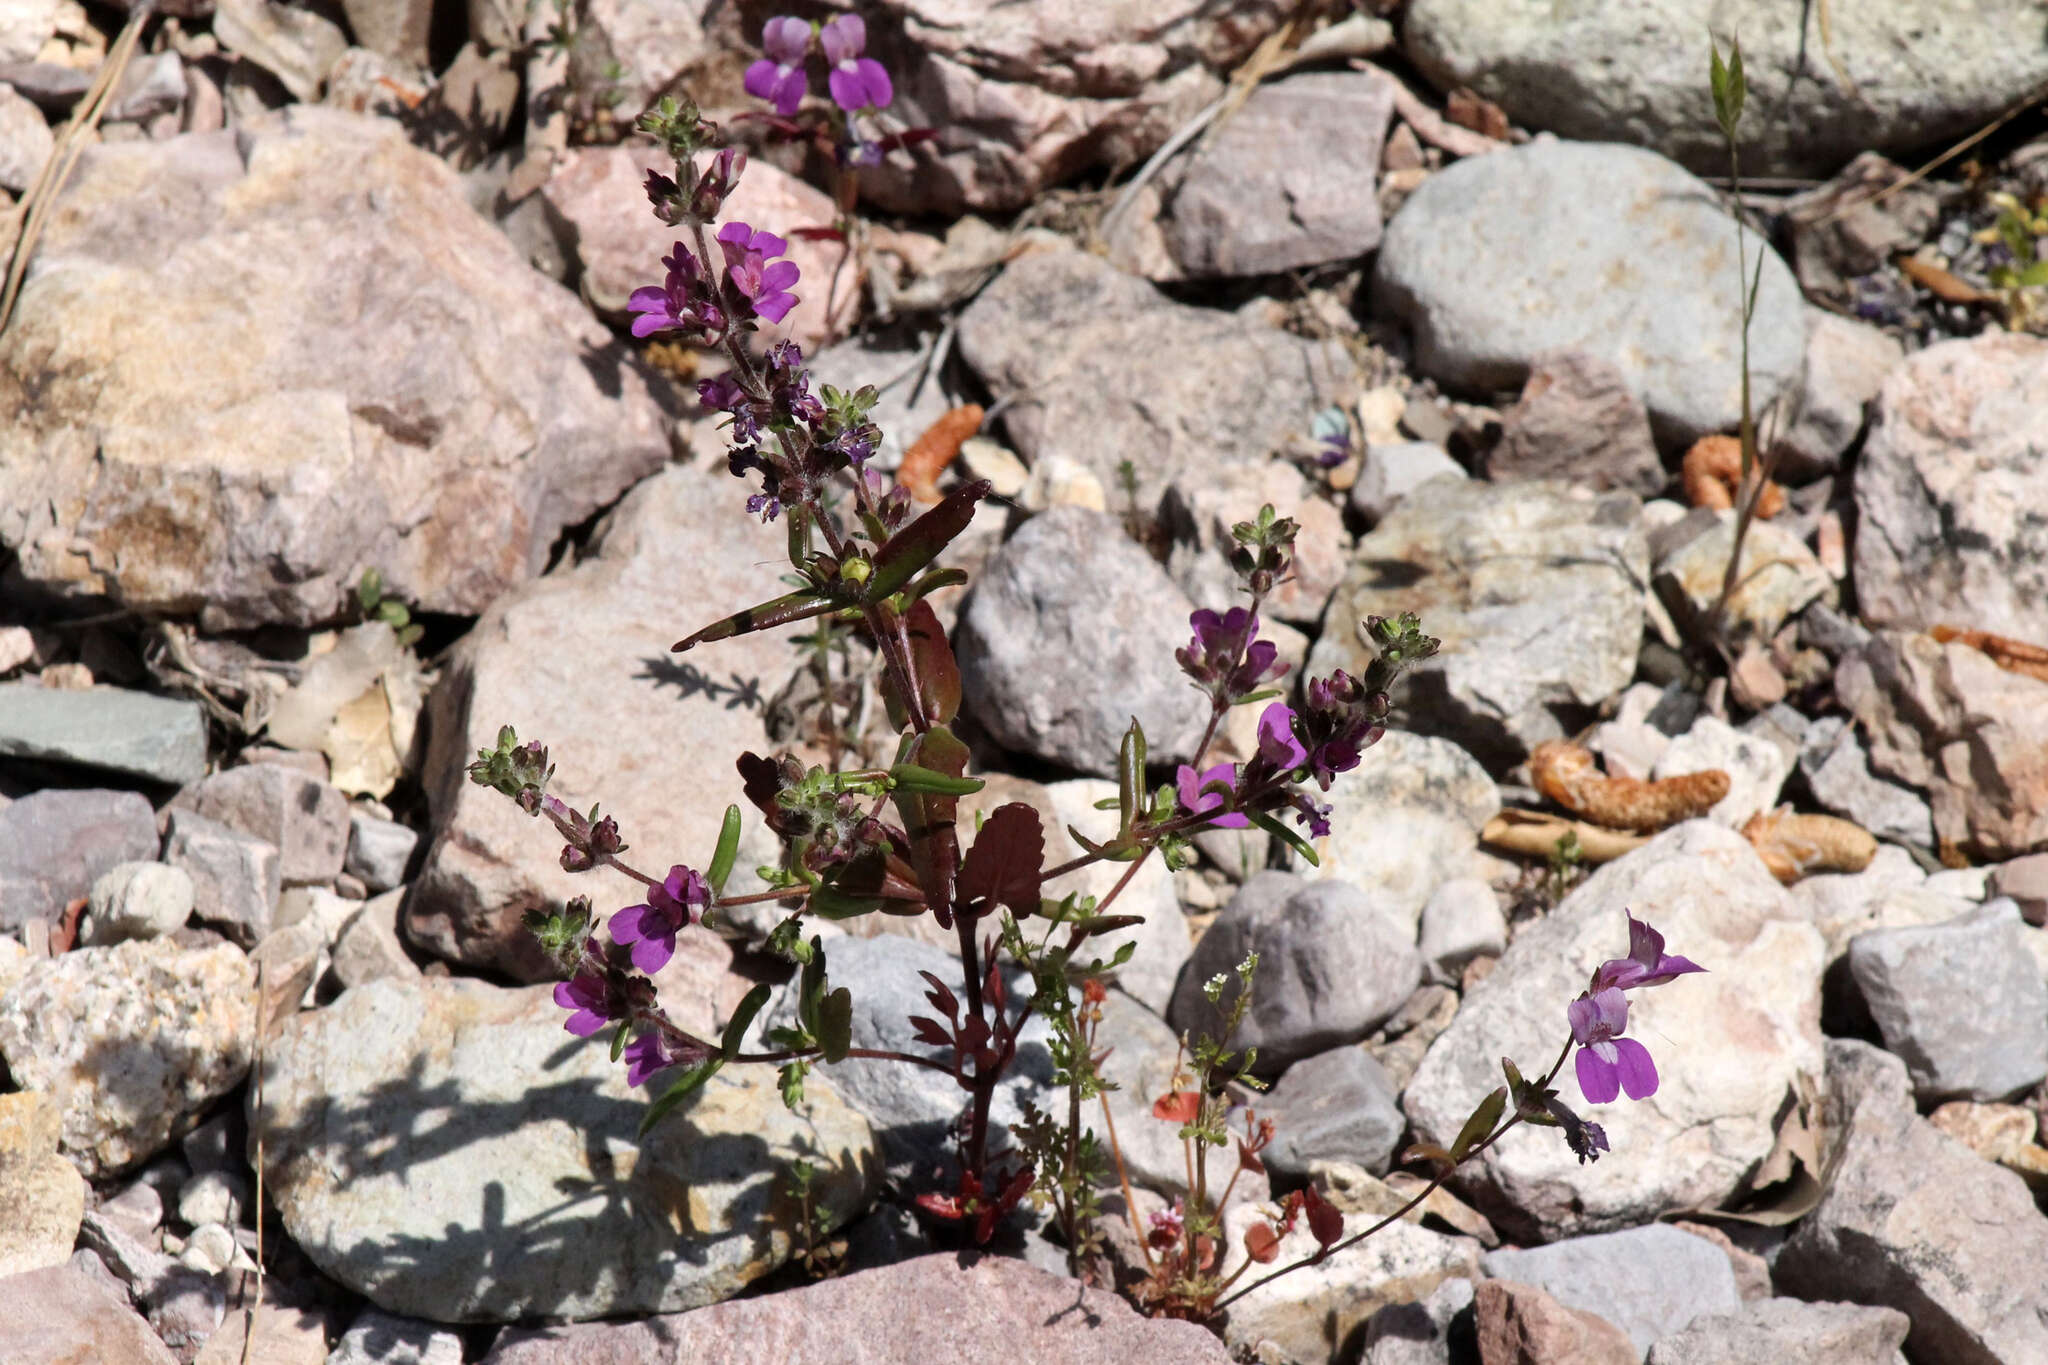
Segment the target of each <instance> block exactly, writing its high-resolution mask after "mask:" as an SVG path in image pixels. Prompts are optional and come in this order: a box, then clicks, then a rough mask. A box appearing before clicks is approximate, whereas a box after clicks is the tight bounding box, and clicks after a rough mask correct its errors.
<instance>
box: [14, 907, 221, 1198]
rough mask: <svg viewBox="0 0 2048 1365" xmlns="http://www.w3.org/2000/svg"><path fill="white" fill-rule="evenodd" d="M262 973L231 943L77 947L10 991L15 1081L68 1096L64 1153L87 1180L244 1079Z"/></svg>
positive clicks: (119, 1164)
mask: <svg viewBox="0 0 2048 1365" xmlns="http://www.w3.org/2000/svg"><path fill="white" fill-rule="evenodd" d="M254 986H255V974H254V972H252V971H251V970H250V968H249V964H248V960H247V959H246V958H244V957H243V956H242V953H241V950H239V949H237V948H235V947H233V946H232V945H230V944H226V943H217V944H215V945H214V946H212V947H210V948H184V947H181V946H179V945H178V944H177V943H175V942H173V941H172V940H170V939H149V940H143V941H131V942H128V943H121V944H116V945H115V946H113V947H111V948H79V949H75V950H74V951H72V952H69V953H66V954H65V955H64V956H62V957H59V958H50V959H46V960H44V961H42V962H38V963H35V964H33V965H32V966H31V967H30V968H29V970H28V972H27V974H26V975H24V976H23V977H22V979H21V980H20V981H19V982H18V983H17V984H16V985H15V987H14V989H13V990H11V991H9V992H8V993H7V994H6V995H5V996H4V997H0V1055H4V1056H5V1057H6V1060H7V1068H8V1071H9V1072H10V1073H11V1074H12V1075H13V1077H14V1080H15V1083H16V1084H18V1085H21V1086H24V1087H25V1088H28V1089H32V1090H42V1091H46V1092H48V1093H50V1094H53V1095H58V1096H61V1097H62V1103H63V1107H64V1123H63V1150H64V1154H65V1155H66V1156H68V1157H69V1158H71V1161H72V1164H73V1165H75V1166H77V1167H78V1169H79V1170H80V1171H81V1172H82V1173H84V1174H85V1175H87V1176H100V1175H111V1174H113V1173H115V1172H118V1171H123V1170H127V1169H128V1168H130V1167H133V1166H136V1165H139V1164H141V1163H142V1162H144V1161H146V1160H148V1159H149V1158H150V1157H152V1156H154V1155H155V1154H156V1153H158V1152H160V1151H162V1150H163V1149H164V1148H166V1147H168V1146H169V1145H170V1144H171V1141H172V1139H173V1137H174V1136H175V1135H176V1134H177V1133H178V1132H179V1131H181V1130H182V1129H183V1128H186V1127H189V1126H190V1125H191V1124H192V1122H193V1121H195V1120H196V1119H197V1118H198V1116H199V1115H200V1114H202V1113H204V1112H205V1110H206V1107H207V1106H208V1105H209V1104H211V1103H212V1102H213V1101H214V1100H216V1099H218V1098H219V1097H220V1096H222V1095H224V1094H226V1093H227V1092H228V1091H229V1090H231V1089H233V1088H234V1087H235V1086H236V1085H239V1084H240V1083H241V1081H242V1078H243V1076H244V1075H246V1074H247V1072H248V1069H249V1056H250V1052H251V1050H252V1047H253V1045H254V1041H255V1017H256V1001H255V992H254V990H253V987H254Z"/></svg>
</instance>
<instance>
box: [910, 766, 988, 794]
mask: <svg viewBox="0 0 2048 1365" xmlns="http://www.w3.org/2000/svg"><path fill="white" fill-rule="evenodd" d="M889 779H890V780H891V781H892V782H894V783H895V784H896V785H897V786H898V787H902V788H905V789H907V790H909V791H914V792H932V793H934V794H936V795H939V796H972V795H973V794H974V793H975V792H978V791H980V790H981V788H982V781H981V779H980V778H978V777H951V776H948V775H947V774H945V773H938V772H933V771H932V770H931V769H930V768H921V767H919V766H918V765H917V764H915V763H898V764H897V765H896V766H895V767H893V768H891V769H889Z"/></svg>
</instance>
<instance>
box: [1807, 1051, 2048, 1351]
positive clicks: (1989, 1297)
mask: <svg viewBox="0 0 2048 1365" xmlns="http://www.w3.org/2000/svg"><path fill="white" fill-rule="evenodd" d="M1827 1056H1828V1068H1827V1069H1828V1085H1827V1096H1828V1098H1827V1105H1826V1109H1825V1111H1824V1113H1823V1116H1822V1122H1823V1131H1825V1132H1826V1133H1828V1134H1829V1135H1830V1137H1831V1139H1832V1142H1831V1151H1830V1152H1829V1153H1827V1169H1828V1177H1829V1178H1828V1182H1827V1185H1826V1187H1825V1190H1824V1192H1823V1193H1822V1195H1821V1200H1820V1203H1819V1204H1818V1205H1817V1206H1816V1207H1815V1208H1814V1210H1813V1211H1812V1212H1811V1213H1809V1214H1807V1215H1806V1217H1805V1218H1803V1219H1801V1220H1800V1222H1799V1224H1798V1227H1797V1229H1796V1230H1795V1231H1794V1232H1793V1234H1792V1239H1791V1241H1789V1242H1787V1243H1786V1244H1785V1248H1784V1250H1783V1251H1782V1252H1781V1253H1780V1254H1779V1256H1778V1259H1777V1262H1776V1264H1775V1266H1774V1267H1773V1269H1772V1275H1773V1278H1774V1279H1775V1281H1776V1282H1777V1284H1778V1287H1779V1289H1780V1290H1781V1291H1782V1292H1784V1293H1787V1294H1792V1295H1795V1296H1798V1297H1800V1298H1805V1299H1847V1300H1851V1301H1854V1302H1859V1303H1882V1304H1886V1305H1888V1306H1891V1307H1895V1308H1898V1309H1901V1310H1903V1311H1904V1312H1905V1314H1906V1315H1907V1316H1908V1317H1909V1318H1911V1319H1912V1320H1913V1330H1912V1332H1911V1333H1910V1334H1909V1335H1908V1336H1907V1338H1906V1343H1907V1347H1908V1349H1909V1350H1910V1351H1911V1353H1912V1356H1913V1358H1914V1359H1916V1360H1939V1361H1941V1362H1943V1365H1949V1363H1950V1362H1954V1363H1955V1365H2005V1363H2006V1362H2011V1361H2019V1360H2044V1359H2048V1322H2044V1320H2043V1319H2042V1316H2041V1312H2040V1294H2039V1292H2038V1288H2039V1287H2038V1286H2037V1285H2035V1284H2034V1283H2033V1282H2032V1280H2031V1278H2030V1277H2029V1276H2027V1275H2021V1274H2014V1273H2013V1268H2014V1267H2015V1266H2031V1265H2038V1264H2041V1262H2042V1258H2043V1257H2048V1219H2044V1218H2043V1217H2042V1216H2041V1213H2040V1210H2039V1209H2037V1208H2036V1207H2035V1206H2034V1201H2033V1197H2032V1196H2031V1195H2029V1194H2028V1192H2027V1186H2026V1182H2025V1181H2023V1180H2021V1179H2020V1178H2019V1176H2017V1175H2015V1174H2014V1173H2013V1172H2011V1171H2008V1170H2005V1169H2003V1168H2001V1167H1999V1166H1996V1165H1994V1164H1993V1163H1991V1162H1989V1161H1985V1160H1983V1159H1982V1158H1980V1157H1978V1156H1977V1155H1976V1154H1975V1153H1974V1152H1972V1151H1970V1150H1969V1149H1968V1148H1967V1147H1964V1146H1963V1145H1962V1144H1961V1143H1959V1142H1956V1141H1955V1140H1954V1139H1953V1138H1950V1137H1947V1136H1946V1135H1944V1134H1943V1133H1941V1132H1940V1131H1939V1130H1938V1129H1936V1128H1935V1127H1934V1125H1932V1124H1931V1123H1928V1122H1927V1121H1926V1120H1925V1119H1922V1118H1921V1117H1920V1116H1919V1115H1918V1114H1916V1113H1915V1112H1914V1110H1913V1097H1912V1091H1911V1088H1910V1083H1909V1081H1908V1080H1907V1075H1906V1065H1905V1063H1904V1062H1901V1061H1900V1060H1899V1059H1898V1058H1896V1057H1893V1056H1891V1055H1890V1054H1888V1053H1885V1052H1881V1051H1879V1050H1878V1049H1877V1048H1874V1047H1872V1046H1871V1045H1870V1044H1868V1043H1863V1042H1857V1041H1853V1040H1848V1039H1830V1040H1829V1042H1828V1050H1827Z"/></svg>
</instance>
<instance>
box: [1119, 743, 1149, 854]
mask: <svg viewBox="0 0 2048 1365" xmlns="http://www.w3.org/2000/svg"><path fill="white" fill-rule="evenodd" d="M1145 757H1146V755H1145V727H1144V726H1142V725H1140V724H1138V718H1137V717H1136V716H1132V717H1131V725H1130V728H1129V729H1127V730H1125V731H1124V738H1123V742H1122V743H1121V744H1119V745H1118V746H1117V752H1116V804H1117V811H1118V813H1119V814H1118V822H1119V823H1118V826H1117V837H1118V838H1119V839H1123V840H1126V841H1128V840H1129V839H1130V837H1131V830H1132V827H1133V826H1134V825H1135V824H1136V823H1137V819H1138V814H1139V811H1140V809H1141V808H1142V807H1143V805H1144V802H1145Z"/></svg>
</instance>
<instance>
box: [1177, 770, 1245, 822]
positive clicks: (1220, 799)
mask: <svg viewBox="0 0 2048 1365" xmlns="http://www.w3.org/2000/svg"><path fill="white" fill-rule="evenodd" d="M1212 782H1220V783H1222V784H1223V786H1224V788H1225V789H1226V790H1229V789H1234V788H1235V787H1236V785H1237V765H1236V764H1234V763H1218V764H1217V765H1216V766H1215V767H1213V768H1209V769H1206V770H1205V771H1203V772H1202V773H1201V774H1199V775H1197V774H1196V772H1195V770H1194V769H1193V768H1191V767H1189V766H1188V765H1187V764H1185V763H1183V764H1181V765H1180V770H1179V771H1178V772H1177V773H1175V774H1174V785H1175V786H1176V787H1177V788H1178V789H1179V791H1180V804H1181V809H1183V810H1185V811H1188V812H1189V813H1191V814H1194V815H1201V814H1202V813H1204V812H1205V811H1212V810H1222V809H1223V808H1224V806H1225V804H1226V803H1227V801H1228V798H1227V797H1225V796H1224V794H1223V793H1222V792H1220V791H1205V790H1204V788H1206V787H1208V786H1209V784H1210V783H1212ZM1251 823H1252V822H1251V821H1250V820H1249V819H1247V818H1246V817H1245V815H1244V813H1243V812H1242V811H1230V812H1229V813H1227V814H1224V815H1219V816H1217V817H1216V818H1215V819H1214V820H1211V821H1210V822H1209V828H1212V829H1248V828H1250V826H1251Z"/></svg>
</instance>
